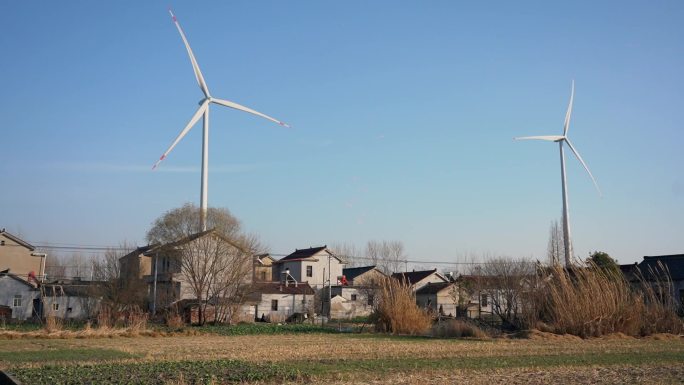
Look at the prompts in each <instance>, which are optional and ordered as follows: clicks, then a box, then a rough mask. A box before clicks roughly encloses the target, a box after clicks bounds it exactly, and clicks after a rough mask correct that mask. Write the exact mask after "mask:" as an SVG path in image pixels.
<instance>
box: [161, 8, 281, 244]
mask: <svg viewBox="0 0 684 385" xmlns="http://www.w3.org/2000/svg"><path fill="white" fill-rule="evenodd" d="M169 13H170V14H171V18H172V19H173V22H174V23H175V24H176V28H177V29H178V32H179V33H180V35H181V39H183V44H185V49H186V50H187V51H188V56H190V63H191V64H192V69H193V71H195V78H196V79H197V84H198V85H199V87H200V89H201V90H202V93H204V99H202V100H200V103H199V105H200V106H199V108H198V109H197V112H195V114H194V115H193V116H192V118H191V119H190V121H189V122H188V124H187V125H186V126H185V128H183V130H182V131H181V133H180V134H179V135H178V136H177V137H176V139H175V140H174V141H173V143H171V146H169V148H168V149H167V150H166V152H165V153H164V154H163V155H162V156H161V157H160V158H159V160H158V161H157V162H156V163H155V164H154V166H152V169H153V170H154V169H155V168H157V166H158V165H159V163H160V162H161V161H162V160H164V158H166V156H167V155H169V153H170V152H171V150H173V148H174V147H176V144H178V142H180V140H181V139H183V137H184V136H185V134H187V133H188V131H190V129H192V127H193V126H194V125H195V124H196V123H197V121H198V120H199V118H200V117H203V118H204V119H203V132H202V187H201V198H200V228H201V230H202V231H204V230H206V229H207V228H206V216H207V183H208V173H209V164H208V161H209V105H210V104H211V103H215V104H219V105H222V106H225V107H230V108H234V109H236V110H240V111H244V112H248V113H250V114H253V115H256V116H260V117H262V118H265V119H268V120H270V121H272V122H275V123H278V124H280V125H281V126H285V127H289V126H288V125H287V124H285V123H283V122H281V121H279V120H277V119H274V118H272V117H270V116H268V115H265V114H262V113H261V112H258V111H255V110H253V109H251V108H248V107H245V106H242V105H240V104H237V103H234V102H231V101H229V100H223V99H217V98H214V97H212V96H211V94H209V88H207V84H206V82H205V81H204V77H203V76H202V72H201V71H200V68H199V65H198V64H197V60H196V59H195V55H194V54H193V53H192V49H191V48H190V44H189V43H188V39H187V38H186V37H185V33H183V29H182V28H181V26H180V24H179V23H178V20H177V19H176V16H175V15H174V14H173V12H172V11H171V10H170V9H169Z"/></svg>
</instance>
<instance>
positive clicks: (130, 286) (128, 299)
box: [92, 242, 147, 311]
mask: <svg viewBox="0 0 684 385" xmlns="http://www.w3.org/2000/svg"><path fill="white" fill-rule="evenodd" d="M133 249H135V247H134V246H131V245H128V244H127V243H125V242H124V243H122V244H121V245H120V247H118V248H117V249H110V250H107V251H105V253H104V255H103V256H102V257H101V258H100V259H97V260H95V261H93V280H94V281H96V282H95V284H94V285H92V287H93V289H92V290H94V293H93V294H95V295H97V296H98V297H100V298H101V299H102V302H103V304H104V305H106V306H110V307H111V308H112V309H113V310H115V311H121V310H123V309H125V308H130V307H133V306H135V307H139V308H144V307H145V300H146V292H147V284H146V283H145V281H144V280H143V279H142V278H140V277H138V276H137V275H125V274H122V272H121V265H120V262H119V259H120V258H121V257H123V256H124V255H126V253H128V252H129V251H130V250H133Z"/></svg>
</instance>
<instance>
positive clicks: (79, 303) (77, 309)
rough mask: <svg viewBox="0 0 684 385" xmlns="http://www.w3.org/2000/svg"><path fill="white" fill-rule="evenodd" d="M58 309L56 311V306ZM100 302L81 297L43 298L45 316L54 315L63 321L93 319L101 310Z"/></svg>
mask: <svg viewBox="0 0 684 385" xmlns="http://www.w3.org/2000/svg"><path fill="white" fill-rule="evenodd" d="M55 304H56V305H57V309H56V310H55V309H54V305H55ZM99 304H100V300H99V299H96V298H90V297H79V296H68V295H66V296H55V297H50V296H46V297H43V306H44V307H43V309H44V311H43V313H44V315H48V314H50V315H53V316H55V317H57V318H62V319H74V320H85V319H88V318H89V317H92V316H94V315H95V313H96V312H97V309H98V308H99Z"/></svg>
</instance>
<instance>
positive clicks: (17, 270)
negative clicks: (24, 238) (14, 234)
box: [0, 234, 44, 279]
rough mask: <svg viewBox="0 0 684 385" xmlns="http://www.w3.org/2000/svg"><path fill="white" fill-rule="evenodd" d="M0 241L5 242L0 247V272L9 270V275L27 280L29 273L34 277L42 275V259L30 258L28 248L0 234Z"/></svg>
mask: <svg viewBox="0 0 684 385" xmlns="http://www.w3.org/2000/svg"><path fill="white" fill-rule="evenodd" d="M0 241H5V245H4V246H0V270H6V269H10V273H12V274H14V275H17V276H19V277H20V278H22V279H27V277H28V273H29V272H31V271H33V272H34V273H35V274H36V275H41V274H44V272H43V271H42V270H41V266H42V260H43V258H42V257H34V256H32V255H31V250H30V249H29V248H27V247H26V246H24V245H20V244H19V243H17V242H15V241H13V240H12V239H11V238H9V237H6V236H5V235H4V234H0Z"/></svg>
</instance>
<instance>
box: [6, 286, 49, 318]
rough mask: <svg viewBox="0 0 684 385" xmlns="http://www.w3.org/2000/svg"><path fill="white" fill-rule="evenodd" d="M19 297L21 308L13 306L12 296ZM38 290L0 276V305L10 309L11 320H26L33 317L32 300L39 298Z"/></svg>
mask: <svg viewBox="0 0 684 385" xmlns="http://www.w3.org/2000/svg"><path fill="white" fill-rule="evenodd" d="M15 295H21V306H14V296H15ZM39 297H40V295H39V292H38V290H36V289H34V288H32V287H31V286H29V285H28V284H24V283H21V282H19V281H17V280H16V279H14V278H12V277H9V276H7V275H4V276H0V305H5V306H9V307H10V308H11V309H12V319H15V320H22V321H23V320H26V319H28V318H31V316H32V315H33V300H34V299H35V298H39Z"/></svg>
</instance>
